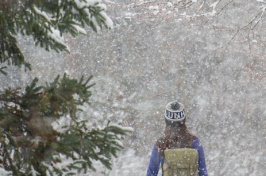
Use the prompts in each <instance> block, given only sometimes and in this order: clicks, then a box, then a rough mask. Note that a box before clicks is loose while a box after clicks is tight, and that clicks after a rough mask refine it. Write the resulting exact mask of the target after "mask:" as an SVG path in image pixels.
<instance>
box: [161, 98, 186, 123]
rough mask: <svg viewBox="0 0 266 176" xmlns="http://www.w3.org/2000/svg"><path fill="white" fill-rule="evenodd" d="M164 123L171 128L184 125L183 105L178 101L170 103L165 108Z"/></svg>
mask: <svg viewBox="0 0 266 176" xmlns="http://www.w3.org/2000/svg"><path fill="white" fill-rule="evenodd" d="M164 118H165V123H166V124H167V125H171V126H180V125H183V124H185V122H186V116H185V111H184V105H183V104H182V103H179V102H178V101H173V102H170V103H168V104H167V105H166V107H165V115H164Z"/></svg>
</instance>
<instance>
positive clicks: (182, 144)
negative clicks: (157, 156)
mask: <svg viewBox="0 0 266 176" xmlns="http://www.w3.org/2000/svg"><path fill="white" fill-rule="evenodd" d="M184 108H185V107H184V105H183V104H182V103H180V102H178V101H173V102H170V103H168V104H167V105H166V107H165V114H164V121H165V124H166V126H165V130H164V135H163V136H162V137H161V138H159V139H158V140H157V142H156V146H157V148H158V149H159V150H160V153H161V152H162V151H164V150H165V149H166V148H188V147H190V144H191V141H192V138H193V137H195V136H194V135H193V134H191V133H190V132H189V130H188V129H187V126H186V124H185V123H186V115H185V110H184Z"/></svg>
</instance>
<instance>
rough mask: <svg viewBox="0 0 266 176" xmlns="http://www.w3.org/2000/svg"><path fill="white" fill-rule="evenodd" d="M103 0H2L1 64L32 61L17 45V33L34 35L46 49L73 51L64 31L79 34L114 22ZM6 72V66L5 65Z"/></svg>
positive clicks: (109, 26)
mask: <svg viewBox="0 0 266 176" xmlns="http://www.w3.org/2000/svg"><path fill="white" fill-rule="evenodd" d="M105 9H106V6H105V5H104V4H102V3H101V0H2V1H1V2H0V63H7V64H12V65H16V66H22V65H23V66H25V68H27V69H30V64H29V63H28V62H26V61H25V59H24V56H23V54H22V53H21V51H20V49H19V47H18V46H17V40H16V37H15V35H17V34H18V33H20V34H22V35H29V36H32V37H33V39H34V41H35V44H36V45H39V46H41V47H44V48H45V49H46V50H48V51H49V50H50V49H53V50H56V51H58V52H59V51H69V48H68V47H67V45H66V44H65V42H64V38H63V36H62V35H63V33H70V34H71V35H73V36H77V35H78V34H79V33H83V34H84V33H86V32H85V30H84V29H83V28H84V27H85V26H90V27H92V29H93V30H94V31H98V30H100V29H101V28H102V27H106V28H111V27H112V21H111V19H110V18H109V17H108V16H107V15H106V13H105ZM1 70H2V72H3V67H2V69H1Z"/></svg>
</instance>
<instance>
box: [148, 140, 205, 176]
mask: <svg viewBox="0 0 266 176" xmlns="http://www.w3.org/2000/svg"><path fill="white" fill-rule="evenodd" d="M192 148H193V149H196V150H197V151H198V153H199V161H198V164H199V176H208V173H207V168H206V162H205V156H204V151H203V147H202V145H201V143H200V140H199V139H198V138H195V139H193V140H192ZM161 163H162V164H164V157H159V153H158V151H157V149H156V145H155V144H154V146H153V149H152V153H151V159H150V163H149V167H148V170H147V175H146V176H157V175H158V172H159V169H160V164H161ZM162 175H163V174H162Z"/></svg>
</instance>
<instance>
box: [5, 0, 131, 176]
mask: <svg viewBox="0 0 266 176" xmlns="http://www.w3.org/2000/svg"><path fill="white" fill-rule="evenodd" d="M105 9H106V7H105V6H104V4H101V2H100V0H2V1H1V2H0V63H1V64H2V67H0V68H1V69H0V71H1V72H2V73H3V74H7V72H6V71H5V70H4V69H5V68H6V67H7V66H8V65H16V66H18V67H21V66H24V67H25V68H26V69H30V64H29V63H28V62H26V61H25V59H24V56H23V53H22V52H21V51H20V49H19V47H18V46H17V40H16V35H17V34H18V33H20V34H22V35H29V36H33V39H34V41H35V43H36V45H40V46H41V47H44V48H45V49H46V50H48V51H49V50H50V49H53V50H56V51H58V52H59V51H69V49H68V47H67V45H66V44H65V43H64V40H63V34H64V33H70V34H72V35H73V36H76V35H78V34H79V33H84V34H85V33H86V32H85V30H84V29H83V28H84V27H85V26H90V27H92V28H93V29H94V31H98V30H99V29H101V28H102V27H106V28H111V27H112V21H111V20H110V19H109V17H108V16H107V15H106V13H105ZM90 80H91V77H90V78H88V79H84V78H83V77H82V78H80V79H79V80H76V79H71V78H69V77H68V76H67V75H64V76H63V77H62V78H60V76H57V77H56V78H55V80H54V81H52V82H51V83H47V84H46V85H44V86H38V85H37V83H38V79H37V78H35V79H34V80H33V81H32V83H31V84H30V85H28V86H26V88H25V89H23V88H13V89H11V88H8V89H5V90H3V91H1V92H0V155H1V156H0V168H2V169H4V170H6V171H8V172H9V173H10V174H11V175H16V176H19V175H42V176H43V175H76V173H77V172H80V171H83V172H86V171H87V169H92V170H95V168H94V166H93V162H94V161H96V160H98V161H100V162H101V163H102V164H103V165H104V166H105V167H107V168H109V169H111V162H110V159H111V157H112V156H114V157H117V151H119V150H121V149H122V148H123V146H122V144H121V142H120V141H121V140H122V139H123V137H124V136H125V135H126V134H127V133H128V132H129V130H128V129H126V128H123V127H121V126H118V125H110V122H108V123H107V125H106V126H105V127H103V128H101V129H99V128H92V127H90V126H88V125H87V124H88V123H87V122H88V120H89V118H88V119H82V118H80V117H79V113H78V112H79V111H81V107H82V106H83V105H84V104H89V103H90V102H89V98H90V96H91V91H90V87H91V86H93V84H91V83H90ZM58 120H61V121H64V122H65V123H64V126H62V124H60V125H57V126H58V128H56V122H57V121H58ZM66 122H67V123H66Z"/></svg>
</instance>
